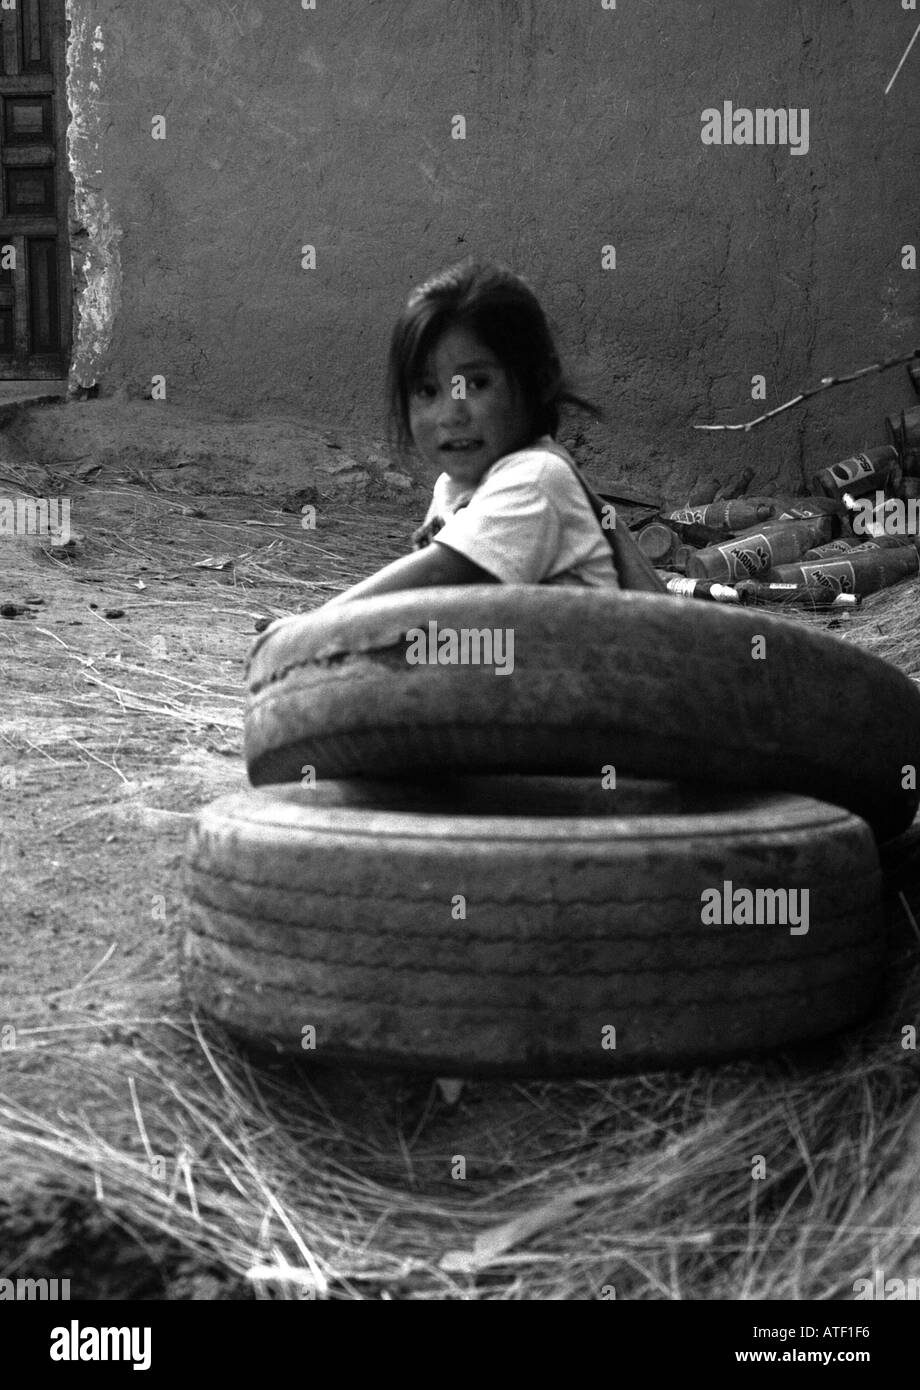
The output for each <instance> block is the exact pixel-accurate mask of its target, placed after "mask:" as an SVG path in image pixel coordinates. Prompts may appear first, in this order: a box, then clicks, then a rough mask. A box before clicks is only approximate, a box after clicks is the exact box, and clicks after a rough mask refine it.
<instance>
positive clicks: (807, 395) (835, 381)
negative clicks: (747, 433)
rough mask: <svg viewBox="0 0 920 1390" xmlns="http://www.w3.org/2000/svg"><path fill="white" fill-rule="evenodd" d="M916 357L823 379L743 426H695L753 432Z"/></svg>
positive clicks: (918, 352)
mask: <svg viewBox="0 0 920 1390" xmlns="http://www.w3.org/2000/svg"><path fill="white" fill-rule="evenodd" d="M915 357H920V348H914V350H913V352H910V353H908V354H907V356H906V357H889V358H888V359H887V361H885V362H873V363H872V366H871V367H860V369H859V371H857V372H850V373H849V375H847V376H824V377H822V378H821V382H820V385H818V386H814V387H812V389H811V390H810V391H800V392H799V394H798V395H797V396H793V397H792V400H791V401H784V402H783V404H782V405H778V406H775V407H774V409H773V410H768V411H767V412H766V414H765V415H758V416H757V418H756V419H754V420H747V421H745V423H744V424H741V425H694V426H693V428H694V429H695V430H752V429H753V428H754V426H755V425H762V424H763V423H764V421H765V420H772V419H773V417H774V415H781V414H782V413H783V411H784V410H791V409H792V407H793V406H794V405H800V404H801V402H802V401H807V400H810V399H811V397H812V396H817V395H818V394H819V392H821V391H829V390H830V388H831V387H832V386H843V385H844V383H845V382H848V381H857V380H858V379H859V378H860V377H862V376H869V375H870V373H872V372H887V371H889V370H890V369H891V368H892V367H900V366H901V365H902V363H904V362H912V361H913V360H914V358H915Z"/></svg>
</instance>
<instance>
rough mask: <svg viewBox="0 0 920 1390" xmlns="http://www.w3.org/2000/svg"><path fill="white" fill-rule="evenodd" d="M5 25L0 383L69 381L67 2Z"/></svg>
mask: <svg viewBox="0 0 920 1390" xmlns="http://www.w3.org/2000/svg"><path fill="white" fill-rule="evenodd" d="M0 3H2V4H3V5H4V6H6V5H10V4H12V0H0ZM0 20H2V24H0V378H10V377H46V378H47V377H64V376H66V375H67V370H68V366H69V361H70V338H71V298H70V296H71V289H70V246H69V242H68V235H67V212H68V199H69V196H70V179H69V171H68V166H67V147H66V130H67V97H66V86H65V81H66V78H65V35H66V17H65V12H64V0H15V4H14V6H13V7H12V8H5V7H4V8H2V9H0Z"/></svg>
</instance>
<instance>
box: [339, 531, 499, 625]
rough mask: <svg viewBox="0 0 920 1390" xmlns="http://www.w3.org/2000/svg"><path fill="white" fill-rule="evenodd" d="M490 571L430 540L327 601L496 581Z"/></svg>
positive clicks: (495, 582)
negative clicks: (428, 542) (441, 585)
mask: <svg viewBox="0 0 920 1390" xmlns="http://www.w3.org/2000/svg"><path fill="white" fill-rule="evenodd" d="M497 583H498V580H497V579H496V578H495V576H494V574H490V573H489V571H488V570H484V569H483V568H482V567H481V566H480V565H476V564H474V563H473V561H472V560H468V559H467V558H466V556H465V555H461V554H460V552H459V551H457V550H451V548H450V546H448V545H442V544H441V542H440V541H437V540H435V541H432V543H431V545H426V546H425V548H424V550H416V551H414V552H413V553H412V554H411V555H401V556H400V558H399V559H398V560H394V561H393V562H392V564H389V565H384V567H383V569H382V570H378V571H377V573H376V574H372V575H371V576H370V578H369V579H362V581H361V583H360V584H353V585H352V587H351V588H350V589H346V590H345V592H344V593H343V594H336V596H335V598H331V599H330V600H329V603H327V604H326V605H325V606H326V607H327V608H328V607H329V604H330V603H345V602H346V601H348V602H350V601H351V600H352V599H353V598H371V597H372V596H373V595H375V594H392V593H395V592H397V591H398V590H399V589H433V588H436V587H437V586H438V585H439V584H497Z"/></svg>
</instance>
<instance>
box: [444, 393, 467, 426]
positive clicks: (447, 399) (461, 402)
mask: <svg viewBox="0 0 920 1390" xmlns="http://www.w3.org/2000/svg"><path fill="white" fill-rule="evenodd" d="M438 414H439V416H440V419H441V423H442V424H445V425H454V424H465V423H466V421H467V419H468V418H469V403H468V402H467V399H466V396H465V395H462V396H461V395H455V394H454V391H453V389H450V390H447V391H444V392H443V393H442V396H441V408H440V410H439V412H438Z"/></svg>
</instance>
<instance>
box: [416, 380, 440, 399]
mask: <svg viewBox="0 0 920 1390" xmlns="http://www.w3.org/2000/svg"><path fill="white" fill-rule="evenodd" d="M412 394H413V396H417V397H418V398H419V400H422V401H430V400H431V398H432V396H433V395H435V388H434V387H433V386H432V384H431V382H430V381H420V382H418V383H417V384H416V385H415V386H413V388H412Z"/></svg>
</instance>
